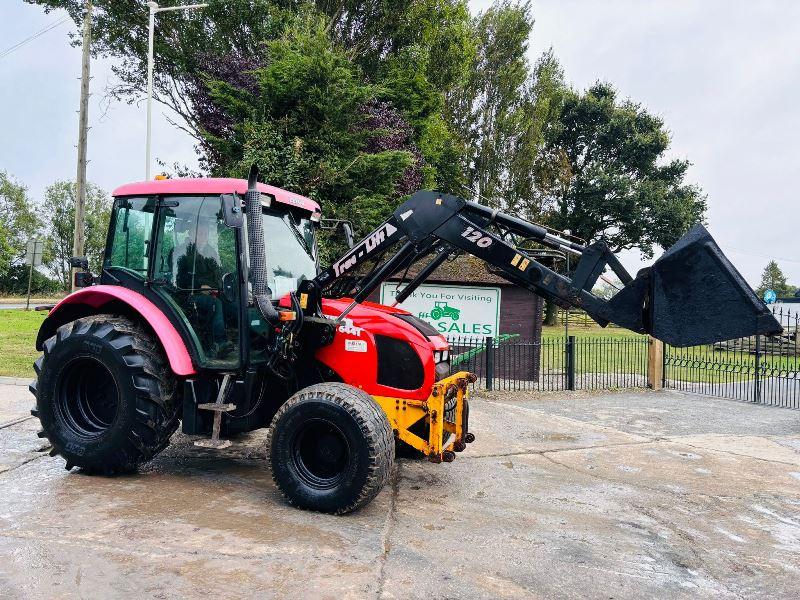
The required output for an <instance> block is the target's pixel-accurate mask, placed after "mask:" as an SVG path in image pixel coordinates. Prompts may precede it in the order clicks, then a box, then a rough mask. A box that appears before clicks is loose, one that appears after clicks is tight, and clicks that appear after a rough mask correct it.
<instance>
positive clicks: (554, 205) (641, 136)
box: [535, 83, 706, 319]
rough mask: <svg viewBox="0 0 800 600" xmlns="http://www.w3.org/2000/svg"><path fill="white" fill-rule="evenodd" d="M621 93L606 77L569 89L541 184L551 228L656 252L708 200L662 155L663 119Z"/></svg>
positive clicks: (681, 167) (538, 177)
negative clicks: (621, 98)
mask: <svg viewBox="0 0 800 600" xmlns="http://www.w3.org/2000/svg"><path fill="white" fill-rule="evenodd" d="M616 96H617V95H616V91H615V90H614V88H613V87H612V86H611V85H609V84H607V83H597V84H595V85H594V86H592V87H591V88H589V89H588V90H587V91H586V92H584V93H579V92H576V91H574V90H568V91H566V92H565V93H564V95H563V100H562V101H561V103H560V106H559V109H558V114H557V118H555V119H553V120H552V121H550V122H548V123H546V125H545V140H546V141H545V144H544V147H543V148H542V151H541V152H540V154H539V156H538V157H537V161H536V167H535V181H536V189H537V192H538V195H539V199H540V203H541V206H542V210H543V217H544V219H545V220H546V222H547V224H548V225H550V226H551V227H553V228H555V229H558V230H561V231H568V232H569V233H571V234H572V235H574V236H577V237H579V238H582V239H584V240H587V241H593V240H596V239H598V238H600V237H603V238H605V240H606V242H607V243H608V244H609V246H610V248H611V250H612V251H613V252H619V251H620V250H623V249H626V248H634V247H636V248H639V250H640V251H641V252H642V254H644V255H645V256H652V255H653V252H654V247H655V246H656V245H658V246H661V247H662V248H667V247H669V246H671V245H672V244H673V243H675V242H676V241H677V240H678V239H679V238H680V237H681V236H682V235H683V234H684V233H685V232H686V231H687V230H688V229H689V228H690V227H691V226H692V225H694V224H695V223H698V222H702V221H703V218H704V214H705V211H706V198H705V196H704V195H703V194H702V192H701V191H700V189H699V188H698V187H697V186H694V185H689V184H686V183H685V182H684V178H685V176H686V171H687V169H688V167H689V163H688V162H687V161H685V160H678V159H674V160H671V161H666V160H665V159H664V154H665V152H666V151H667V149H668V148H669V142H670V140H669V134H668V133H667V131H666V129H665V127H664V123H663V121H662V120H661V119H660V118H658V117H656V116H654V115H651V114H650V113H648V112H647V111H646V110H645V109H644V108H642V107H641V106H640V105H638V104H635V103H634V102H631V101H630V100H624V101H622V102H619V101H617V97H616ZM553 308H554V307H552V306H550V305H548V310H547V314H548V318H550V319H552V318H553V315H554V314H555V311H554V310H553Z"/></svg>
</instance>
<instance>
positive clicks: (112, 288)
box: [36, 285, 196, 376]
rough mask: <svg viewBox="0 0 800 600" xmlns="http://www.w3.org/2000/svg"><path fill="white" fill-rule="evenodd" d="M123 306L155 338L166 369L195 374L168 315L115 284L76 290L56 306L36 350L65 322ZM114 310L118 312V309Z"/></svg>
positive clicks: (38, 337) (177, 372)
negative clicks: (166, 365)
mask: <svg viewBox="0 0 800 600" xmlns="http://www.w3.org/2000/svg"><path fill="white" fill-rule="evenodd" d="M120 304H123V305H125V306H127V307H129V308H130V309H131V310H132V311H134V312H136V313H138V314H139V316H140V317H141V318H142V320H143V321H145V322H146V323H147V324H148V325H149V326H150V327H151V328H152V329H153V331H154V332H155V334H156V336H158V340H159V342H161V347H162V348H164V353H165V354H166V355H167V360H169V366H170V368H171V369H172V372H173V373H175V374H176V375H184V376H185V375H194V374H195V373H196V370H195V368H194V365H193V364H192V358H191V356H190V355H189V351H188V350H187V349H186V344H184V342H183V339H182V338H181V336H180V334H179V333H178V331H177V330H176V329H175V327H174V326H173V325H172V323H170V321H169V319H168V318H167V316H166V315H165V314H164V313H163V312H162V311H161V310H160V309H159V308H158V307H157V306H156V305H155V304H153V303H152V302H150V300H148V299H147V298H145V297H144V296H142V295H141V294H140V293H138V292H134V291H133V290H129V289H127V288H124V287H120V286H116V285H94V286H91V287H88V288H84V289H82V290H78V291H77V292H74V293H72V294H70V295H69V296H67V297H66V298H64V299H63V300H61V302H59V303H58V304H56V305H55V306H54V307H53V309H52V310H51V311H50V313H49V314H48V315H47V318H46V319H45V320H44V322H43V323H42V326H41V327H40V328H39V334H38V336H37V338H36V349H37V350H41V349H42V344H44V342H45V340H47V339H48V338H49V337H50V336H52V335H54V334H55V332H56V330H57V329H58V328H59V327H60V326H61V325H63V324H64V323H69V322H70V321H73V320H75V319H78V318H80V317H86V316H89V315H95V314H98V313H103V312H107V310H108V309H113V308H114V307H115V306H116V307H119V305H120ZM117 310H119V309H118V308H117Z"/></svg>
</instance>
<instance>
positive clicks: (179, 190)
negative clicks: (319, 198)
mask: <svg viewBox="0 0 800 600" xmlns="http://www.w3.org/2000/svg"><path fill="white" fill-rule="evenodd" d="M246 191H247V181H246V180H245V179H234V178H232V177H203V178H188V177H187V178H179V179H160V180H159V179H157V180H153V181H139V182H136V183H128V184H125V185H123V186H120V187H118V188H117V189H115V190H114V192H113V194H112V195H113V196H151V195H155V194H198V195H203V194H232V193H234V192H236V193H237V194H244V193H245V192H246ZM258 191H259V192H261V193H262V194H268V195H270V196H272V197H273V198H275V200H276V201H277V202H280V203H282V204H288V205H290V206H295V207H297V208H302V209H304V210H307V211H309V212H320V208H319V204H317V203H316V202H314V201H313V200H312V199H311V198H306V197H305V196H301V195H300V194H295V193H294V192H289V191H286V190H282V189H281V188H277V187H274V186H271V185H268V184H266V183H259V184H258Z"/></svg>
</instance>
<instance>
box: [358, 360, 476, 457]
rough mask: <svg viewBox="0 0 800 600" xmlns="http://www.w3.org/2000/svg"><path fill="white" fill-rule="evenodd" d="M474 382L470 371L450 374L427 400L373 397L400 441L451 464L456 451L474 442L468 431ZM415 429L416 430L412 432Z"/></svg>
mask: <svg viewBox="0 0 800 600" xmlns="http://www.w3.org/2000/svg"><path fill="white" fill-rule="evenodd" d="M475 379H476V377H475V375H474V374H473V373H468V372H467V371H460V372H459V373H456V374H455V375H450V376H449V377H446V378H444V379H442V380H440V381H437V382H436V383H435V384H434V385H433V389H432V390H431V395H430V396H429V397H428V399H427V400H408V399H406V398H392V397H389V396H373V398H375V401H376V402H377V403H378V404H380V406H381V408H383V410H384V412H386V415H387V416H388V417H389V422H390V423H391V424H392V428H393V429H394V433H395V435H396V436H397V437H398V438H399V439H400V440H402V441H403V442H405V443H406V444H408V445H409V446H412V447H413V448H416V449H417V450H419V451H420V452H422V453H423V454H424V455H425V456H427V457H428V460H430V461H431V462H437V463H438V462H442V461H443V460H444V461H446V462H450V461H452V460H453V459H454V458H455V452H461V451H462V450H464V448H465V447H466V444H467V443H468V442H471V441H472V440H473V439H474V436H472V435H471V434H469V433H468V431H467V429H468V423H467V420H468V419H467V412H466V411H467V409H466V407H467V398H468V396H469V391H468V389H467V386H468V385H469V384H470V383H472V382H474V381H475ZM453 400H455V405H454V404H453ZM412 428H413V429H415V431H411V429H412ZM426 437H427V439H426Z"/></svg>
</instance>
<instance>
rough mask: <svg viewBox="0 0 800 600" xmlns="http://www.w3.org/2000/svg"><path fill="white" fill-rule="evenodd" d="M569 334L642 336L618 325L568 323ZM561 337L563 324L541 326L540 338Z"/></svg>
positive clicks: (581, 336) (579, 335)
mask: <svg viewBox="0 0 800 600" xmlns="http://www.w3.org/2000/svg"><path fill="white" fill-rule="evenodd" d="M569 334H570V335H574V336H575V337H576V338H598V337H602V338H613V339H622V338H639V337H642V336H641V335H640V334H638V333H634V332H633V331H628V330H627V329H622V328H620V327H600V326H599V325H589V326H584V325H570V327H569ZM558 337H560V338H563V337H564V326H563V325H545V326H544V327H542V338H546V339H550V338H558Z"/></svg>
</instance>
